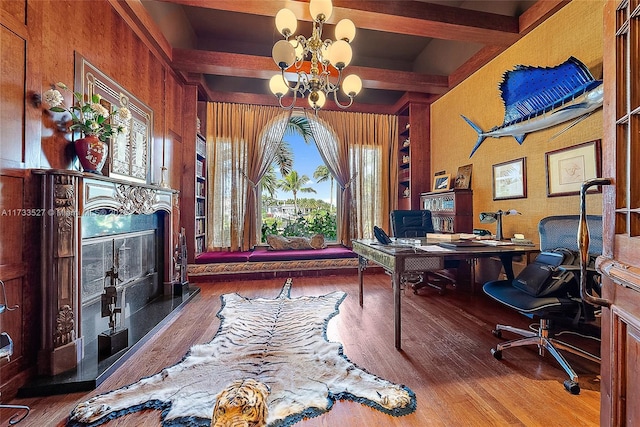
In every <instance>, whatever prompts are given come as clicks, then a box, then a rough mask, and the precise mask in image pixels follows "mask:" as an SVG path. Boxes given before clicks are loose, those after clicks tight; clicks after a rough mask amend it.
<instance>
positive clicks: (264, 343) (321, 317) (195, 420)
mask: <svg viewBox="0 0 640 427" xmlns="http://www.w3.org/2000/svg"><path fill="white" fill-rule="evenodd" d="M291 284H292V280H291V279H287V281H286V283H285V284H284V286H283V288H282V290H281V292H280V294H279V296H278V297H277V298H275V299H265V298H254V299H249V298H245V297H242V296H240V295H238V294H237V293H233V294H225V295H222V296H221V300H222V308H221V309H220V311H219V312H218V313H217V316H218V317H219V318H220V327H219V328H218V331H217V333H216V335H215V336H214V338H213V339H212V340H211V341H210V342H209V343H206V344H198V345H195V346H193V347H192V348H191V350H190V351H189V352H188V353H187V355H186V356H185V357H184V358H183V360H182V361H181V362H179V363H177V364H175V365H173V366H171V367H169V368H165V369H163V370H162V371H161V372H159V373H157V374H155V375H152V376H150V377H147V378H143V379H141V380H140V381H138V382H136V383H133V384H131V385H128V386H125V387H122V388H120V389H117V390H113V391H110V392H108V393H105V394H101V395H98V396H96V397H93V398H91V399H89V400H87V401H85V402H82V403H80V404H78V405H77V406H76V407H75V408H74V409H73V411H72V412H71V415H70V416H69V420H68V422H67V426H87V425H89V426H97V425H100V424H103V423H105V422H107V421H109V420H111V419H114V418H117V417H120V416H123V415H125V414H128V413H132V412H135V411H140V410H143V409H149V408H152V409H160V410H162V425H163V426H164V427H169V426H190V427H191V426H193V427H196V426H198V427H199V426H203V427H204V426H209V425H210V423H211V416H212V410H213V408H214V405H215V403H216V401H215V400H216V395H217V394H218V393H219V392H220V391H221V390H223V389H224V388H225V387H226V386H228V385H229V384H230V383H233V382H234V381H237V380H240V379H245V378H249V379H255V380H257V381H260V382H261V383H264V384H265V385H266V386H267V387H268V388H269V389H270V394H269V395H268V397H267V398H266V399H267V406H268V415H267V426H268V427H281V426H291V425H292V424H295V423H296V422H298V421H300V420H302V419H304V418H311V417H315V416H318V415H320V414H322V413H324V412H327V411H329V410H330V409H331V407H332V406H333V404H334V402H335V401H336V400H351V401H355V402H359V403H362V404H365V405H368V406H370V407H372V408H375V409H377V410H379V411H381V412H384V413H386V414H389V415H393V416H401V415H406V414H409V413H411V412H413V411H414V410H415V408H416V397H415V394H414V393H413V391H411V390H410V389H409V388H408V387H406V386H404V385H397V384H393V383H391V382H389V381H386V380H384V379H382V378H379V377H377V376H375V375H373V374H371V373H369V372H367V371H365V370H363V369H361V368H359V367H357V366H356V365H354V364H353V363H352V362H351V361H349V359H348V358H347V356H346V355H345V354H344V353H343V349H342V344H341V343H339V342H330V341H329V340H328V339H327V335H326V331H327V324H328V323H329V320H330V319H331V318H332V317H333V316H335V315H337V314H338V312H339V310H338V307H339V306H340V304H341V303H342V301H343V300H344V298H345V297H346V293H344V292H332V293H330V294H327V295H324V296H319V297H313V296H302V297H298V298H291Z"/></svg>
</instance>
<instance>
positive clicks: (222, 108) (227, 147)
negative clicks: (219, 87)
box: [207, 102, 291, 251]
mask: <svg viewBox="0 0 640 427" xmlns="http://www.w3.org/2000/svg"><path fill="white" fill-rule="evenodd" d="M290 115H291V113H290V111H284V110H282V109H281V108H278V107H265V106H257V105H244V104H228V103H218V102H213V103H208V105H207V165H208V167H207V177H208V192H207V196H208V201H209V202H208V204H207V250H223V249H227V250H232V251H235V250H242V251H244V250H249V249H251V248H253V247H254V246H255V245H256V243H258V241H259V234H260V226H259V215H258V194H257V193H258V185H259V182H260V180H261V179H262V177H263V176H264V174H265V172H266V171H267V169H268V167H269V165H270V164H271V162H272V160H273V158H274V156H275V154H276V151H277V148H278V146H279V145H280V142H281V141H282V135H283V134H284V131H285V129H286V125H287V123H288V121H289V117H290Z"/></svg>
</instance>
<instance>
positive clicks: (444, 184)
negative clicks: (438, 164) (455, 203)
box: [431, 173, 451, 192]
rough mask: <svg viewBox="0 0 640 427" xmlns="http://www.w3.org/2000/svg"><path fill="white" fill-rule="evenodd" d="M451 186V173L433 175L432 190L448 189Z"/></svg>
mask: <svg viewBox="0 0 640 427" xmlns="http://www.w3.org/2000/svg"><path fill="white" fill-rule="evenodd" d="M450 188H451V174H449V173H445V174H444V175H435V176H434V177H433V189H432V190H431V191H434V192H437V191H447V190H449V189H450Z"/></svg>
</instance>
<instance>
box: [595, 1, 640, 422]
mask: <svg viewBox="0 0 640 427" xmlns="http://www.w3.org/2000/svg"><path fill="white" fill-rule="evenodd" d="M639 12H640V1H638V0H628V1H627V0H625V1H608V2H606V3H605V6H604V36H605V37H604V60H603V77H604V79H605V80H604V87H605V91H604V93H605V95H604V96H605V99H604V105H603V116H604V124H603V131H604V132H603V139H602V142H603V146H602V152H603V175H602V176H603V177H611V178H613V183H614V185H607V186H603V187H602V191H603V199H604V201H605V203H604V204H603V226H604V233H603V240H604V241H603V256H600V257H598V260H597V262H596V268H597V269H598V271H599V272H600V273H602V296H603V298H605V299H607V300H608V301H610V302H611V306H610V307H603V308H602V317H601V320H602V347H601V354H602V363H601V377H602V380H601V393H600V397H601V405H600V425H601V426H623V425H627V426H630V425H637V424H638V420H640V386H639V384H640V370H638V368H637V367H638V360H640V250H639V249H640V185H638V182H640V169H639V168H638V163H639V160H640V84H639V80H638V74H639V73H640V13H639ZM590 204H594V202H592V201H590V200H589V196H587V206H589V205H590Z"/></svg>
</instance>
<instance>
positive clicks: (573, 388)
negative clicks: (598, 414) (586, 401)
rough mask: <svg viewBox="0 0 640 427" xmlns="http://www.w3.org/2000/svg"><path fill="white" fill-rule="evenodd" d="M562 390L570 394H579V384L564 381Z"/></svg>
mask: <svg viewBox="0 0 640 427" xmlns="http://www.w3.org/2000/svg"><path fill="white" fill-rule="evenodd" d="M564 388H565V389H567V391H568V392H569V393H571V394H580V384H578V383H577V382H575V381H572V380H565V381H564Z"/></svg>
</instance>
